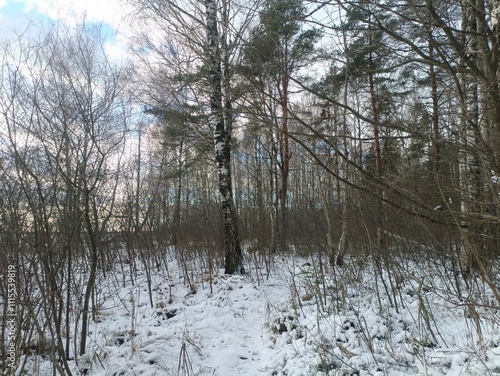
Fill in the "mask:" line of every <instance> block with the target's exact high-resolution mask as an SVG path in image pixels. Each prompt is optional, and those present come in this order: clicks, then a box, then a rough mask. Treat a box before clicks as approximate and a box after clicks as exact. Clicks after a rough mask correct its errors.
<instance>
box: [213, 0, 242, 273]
mask: <svg viewBox="0 0 500 376" xmlns="http://www.w3.org/2000/svg"><path fill="white" fill-rule="evenodd" d="M205 7H206V21H207V43H208V54H209V55H208V58H209V84H210V110H211V122H212V127H213V130H214V143H215V161H216V164H217V174H218V178H219V193H220V197H221V206H222V222H223V235H224V256H225V273H226V274H234V273H241V272H243V255H242V251H241V245H240V238H239V234H238V225H237V217H236V211H235V208H234V201H233V191H232V183H231V129H230V122H226V121H225V120H226V119H225V117H224V113H225V110H224V108H223V105H222V103H223V98H222V84H221V81H222V69H221V52H220V48H219V33H218V29H217V7H216V3H215V1H214V0H206V1H205ZM226 68H227V67H226ZM224 73H225V74H227V73H228V72H227V70H226V71H225V72H224ZM225 94H226V96H227V95H228V94H229V93H225ZM228 99H229V98H226V101H225V103H226V111H227V107H228V103H230V101H229V100H228ZM226 113H227V112H226Z"/></svg>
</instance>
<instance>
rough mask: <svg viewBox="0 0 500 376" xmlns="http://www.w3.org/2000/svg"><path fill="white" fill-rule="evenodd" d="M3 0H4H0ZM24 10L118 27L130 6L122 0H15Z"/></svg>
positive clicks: (69, 20) (63, 18)
mask: <svg viewBox="0 0 500 376" xmlns="http://www.w3.org/2000/svg"><path fill="white" fill-rule="evenodd" d="M1 1H5V0H0V2H1ZM16 1H17V2H19V3H21V4H23V5H24V8H25V10H26V11H30V10H35V11H36V12H38V13H42V14H46V15H47V16H49V17H50V18H52V19H55V20H61V21H63V22H65V23H69V24H73V23H76V22H79V21H81V20H82V17H84V16H85V19H86V20H87V21H90V22H104V23H107V24H109V25H110V26H111V27H113V28H114V29H119V28H120V26H121V25H122V24H123V19H124V17H125V16H126V15H127V14H128V13H129V11H130V7H129V6H128V5H127V4H125V2H124V1H122V0H82V1H76V0H16Z"/></svg>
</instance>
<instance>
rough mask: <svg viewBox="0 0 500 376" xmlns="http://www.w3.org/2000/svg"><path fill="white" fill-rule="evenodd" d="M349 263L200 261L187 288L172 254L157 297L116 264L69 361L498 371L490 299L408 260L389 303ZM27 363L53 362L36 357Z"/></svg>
mask: <svg viewBox="0 0 500 376" xmlns="http://www.w3.org/2000/svg"><path fill="white" fill-rule="evenodd" d="M354 267H355V264H354V265H352V267H351V269H350V268H349V267H347V268H344V269H342V270H337V271H335V272H333V271H331V270H329V271H325V272H324V273H322V272H321V270H320V269H319V268H318V265H317V262H316V261H314V260H306V259H293V258H289V259H287V258H285V259H279V260H278V261H276V264H275V266H274V268H273V271H272V272H271V273H270V275H269V278H266V276H265V275H260V274H257V273H256V271H255V269H253V270H251V271H250V273H249V274H248V275H243V276H240V275H235V276H225V275H222V274H219V275H217V276H213V277H210V276H209V275H207V274H204V273H203V272H202V271H199V272H196V271H194V270H193V271H191V272H190V279H191V284H192V287H188V284H187V283H186V281H185V279H184V278H183V276H182V275H181V273H180V272H179V268H178V264H177V263H176V262H175V261H174V260H172V262H171V265H170V266H169V271H168V273H167V271H161V272H157V273H156V274H155V275H154V276H153V277H152V278H153V280H152V285H151V286H152V293H153V305H154V306H153V307H151V305H150V300H149V294H148V285H147V280H146V277H145V273H143V272H141V271H139V272H138V278H137V279H136V280H135V284H134V286H132V284H131V283H130V279H129V278H127V280H126V282H125V283H124V282H123V276H122V272H121V269H120V268H119V267H118V266H117V267H116V269H115V271H114V273H108V275H107V276H106V278H103V277H101V279H100V281H99V284H98V288H99V289H100V291H101V294H102V295H101V296H102V301H103V304H102V307H101V309H100V310H99V312H98V315H97V317H96V320H95V321H93V322H92V323H91V326H90V338H91V340H90V342H89V344H88V349H89V350H88V352H87V354H86V355H85V356H84V357H81V358H80V359H79V361H78V364H76V363H75V362H74V361H73V362H71V365H72V367H74V369H75V375H76V374H78V372H80V374H86V375H95V376H132V375H219V376H233V375H247V376H257V375H266V376H271V375H288V376H306V375H307V376H309V375H314V376H320V375H359V376H362V375H377V376H382V375H388V376H400V375H499V374H500V347H499V345H500V330H499V324H500V318H499V316H498V312H496V311H495V309H494V308H492V307H486V306H483V307H480V306H474V307H473V308H471V306H470V305H467V299H462V300H460V299H458V298H456V297H453V296H451V295H450V294H447V292H446V291H448V290H450V288H449V286H446V285H445V283H446V281H445V280H443V279H442V277H441V275H440V274H439V273H437V272H436V273H435V272H432V271H427V272H426V273H422V274H421V275H420V276H418V274H417V273H413V272H412V271H410V270H408V272H407V274H406V275H404V276H399V275H398V276H396V277H394V278H393V279H394V280H395V282H394V283H393V284H392V287H390V288H389V289H388V290H387V291H388V292H389V293H390V299H391V301H392V304H391V301H390V300H389V297H388V296H387V295H386V294H385V293H384V291H385V289H384V287H383V281H382V279H381V278H378V279H377V281H376V280H375V277H374V274H373V272H371V271H370V270H371V268H370V267H364V268H363V269H362V270H357V269H355V268H354ZM249 269H251V268H249ZM322 275H323V276H324V278H323V277H322ZM384 278H387V280H388V277H387V276H385V277H384ZM389 285H390V284H389ZM445 287H446V289H445ZM476 288H477V289H480V288H484V291H479V290H477V292H478V293H479V292H480V293H481V294H484V296H486V298H488V292H487V289H486V288H485V286H483V285H481V282H479V284H478V285H477V286H476ZM377 291H378V292H379V293H378V295H377ZM394 301H396V302H397V304H394ZM493 303H494V301H491V302H490V304H493ZM396 305H397V307H396ZM478 329H479V330H478ZM478 333H480V334H478ZM77 368H78V369H79V371H78V370H77ZM44 369H45V370H46V371H44ZM26 372H27V373H25V374H28V375H32V376H35V375H45V374H47V375H49V374H52V367H51V366H50V365H49V364H48V361H44V360H43V359H41V358H40V357H39V358H38V359H36V360H34V359H31V360H29V361H28V365H27V368H26Z"/></svg>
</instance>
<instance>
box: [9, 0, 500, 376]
mask: <svg viewBox="0 0 500 376" xmlns="http://www.w3.org/2000/svg"><path fill="white" fill-rule="evenodd" d="M134 5H135V6H136V9H137V13H135V14H133V15H132V17H131V18H132V19H133V25H132V26H133V27H135V28H136V32H135V38H134V39H133V40H131V41H130V48H131V50H132V51H133V52H134V53H133V58H132V59H131V60H130V63H126V64H123V63H120V64H118V63H116V62H114V61H113V60H112V59H110V57H109V55H108V54H107V53H106V44H107V42H109V39H106V37H105V36H104V33H103V32H102V29H101V28H99V27H97V26H95V25H89V24H88V23H87V24H85V23H83V24H81V25H79V26H77V27H73V28H72V27H65V26H62V25H57V26H52V27H50V28H49V30H46V31H44V32H42V33H41V34H40V36H39V37H36V38H33V37H32V38H26V37H24V36H20V37H19V38H18V39H16V40H12V41H8V42H5V43H3V44H2V61H1V72H2V73H1V76H0V80H1V81H0V96H1V97H0V98H1V99H0V113H1V118H0V119H1V120H0V125H1V140H2V144H1V151H0V152H1V155H0V169H1V174H0V190H1V194H0V223H1V229H2V230H1V233H0V243H1V244H0V247H1V249H2V252H1V256H0V257H1V264H2V270H3V271H7V270H10V269H8V268H9V265H15V266H16V268H17V274H16V275H17V278H18V284H17V285H16V286H17V325H18V328H22V330H21V329H19V330H18V331H17V332H16V334H17V336H18V337H17V339H16V344H17V346H18V350H19V352H20V353H24V354H36V353H40V354H41V353H43V354H49V355H50V357H51V359H52V361H53V364H54V369H55V370H56V371H57V372H58V373H59V374H61V375H62V374H71V370H70V366H69V363H68V361H70V360H72V359H75V357H79V356H83V355H84V354H86V351H87V349H88V343H87V342H88V325H89V321H90V320H92V319H93V318H95V313H96V312H97V310H98V309H99V304H100V303H99V302H100V300H101V299H104V298H105V297H104V296H103V295H102V294H103V291H102V290H101V289H99V287H98V281H99V278H101V277H102V276H104V275H106V273H108V272H110V271H111V270H113V269H114V268H121V271H122V272H123V274H124V278H125V276H126V275H127V274H128V276H129V277H130V278H132V279H133V278H135V273H136V265H137V263H141V264H143V266H144V270H146V273H147V275H148V279H149V280H150V275H151V273H153V272H155V270H165V269H166V268H167V264H166V260H167V257H168V254H167V250H172V251H173V252H174V253H173V254H174V255H175V256H176V257H177V259H178V260H179V263H180V265H182V266H183V267H184V268H185V274H186V280H187V281H188V283H189V284H190V283H191V282H190V273H189V271H188V269H187V264H188V262H189V261H190V260H191V261H193V260H194V261H195V262H196V263H197V265H198V267H199V268H200V269H203V271H204V272H210V273H216V272H217V271H218V270H219V268H220V267H223V266H225V270H226V272H237V271H243V269H248V270H252V267H253V266H256V267H257V268H256V270H261V269H259V267H260V266H265V267H266V268H265V269H264V270H267V272H269V271H270V270H271V268H272V264H273V260H274V257H275V256H277V255H280V254H283V253H288V252H295V253H298V254H301V255H304V256H307V255H315V256H317V255H319V256H320V259H321V260H323V262H324V264H325V268H327V267H329V266H327V265H332V266H339V267H340V266H342V265H344V263H345V262H347V261H346V257H351V259H355V258H357V257H363V258H364V257H366V256H368V255H370V256H371V257H372V259H373V260H375V264H374V265H376V266H378V267H382V266H384V267H386V268H390V266H391V263H392V262H393V260H394V258H393V256H394V255H396V254H397V255H398V256H401V255H402V256H404V258H407V259H408V260H415V261H419V260H433V262H436V263H440V264H441V265H443V267H445V269H446V270H448V271H450V274H449V275H450V279H454V280H455V282H456V281H457V280H459V279H462V278H470V277H471V276H474V275H477V274H479V275H480V276H481V277H482V280H483V281H484V282H485V283H486V284H487V285H488V286H489V287H490V288H491V290H492V291H493V292H494V294H495V296H496V298H497V304H498V303H500V295H499V293H498V280H497V275H498V266H499V265H498V252H499V251H498V250H499V249H500V247H499V246H500V244H499V241H500V236H499V235H500V234H499V219H500V217H499V212H498V211H499V199H500V196H499V193H500V192H499V188H500V186H499V184H500V182H499V177H500V92H499V77H500V71H499V70H500V64H499V63H500V46H499V37H500V26H499V24H498V17H500V14H499V13H500V3H499V4H497V2H496V1H488V2H487V1H462V2H456V1H439V2H437V1H436V2H434V1H420V2H419V1H417V2H415V1H382V2H351V1H342V2H337V1H326V2H324V1H322V2H315V1H301V0H270V1H262V2H248V3H247V2H245V1H240V0H221V1H219V2H217V3H214V2H212V1H206V2H196V1H193V2H189V1H188V0H185V1H170V0H168V1H156V0H142V1H140V2H134ZM207 35H208V38H207ZM138 107H140V110H138ZM241 256H243V257H241ZM228 260H229V262H228ZM260 272H261V271H259V272H258V273H260ZM389 276H390V274H389ZM0 285H1V287H0V288H1V290H0V294H1V296H2V297H3V298H2V299H5V297H6V296H7V285H6V282H4V280H2V283H1V284H0ZM389 285H390V283H389ZM150 297H151V298H150V300H151V302H150V303H151V305H153V304H154V302H153V299H152V294H151V291H150ZM7 308H8V305H7V304H5V300H3V303H2V309H3V317H4V318H6V317H7V315H6V314H7ZM4 324H5V319H4ZM2 328H3V329H2V333H1V335H2V338H4V339H5V338H7V333H6V332H5V328H6V325H2ZM4 343H5V341H4ZM6 348H7V347H6V346H3V347H2V367H3V369H4V370H7V366H6V365H7V352H6ZM23 359H25V360H26V359H28V358H23ZM21 366H22V365H21Z"/></svg>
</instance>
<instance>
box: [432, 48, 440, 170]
mask: <svg viewBox="0 0 500 376" xmlns="http://www.w3.org/2000/svg"><path fill="white" fill-rule="evenodd" d="M429 56H430V57H431V60H432V59H433V56H434V45H433V42H432V41H429ZM429 79H430V82H431V98H432V116H431V122H432V136H431V139H432V146H431V158H432V159H431V168H432V172H434V173H436V174H437V173H439V170H440V166H439V165H440V156H439V100H438V99H439V98H438V91H437V90H438V89H437V79H436V72H435V67H434V64H431V65H430V66H429Z"/></svg>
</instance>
